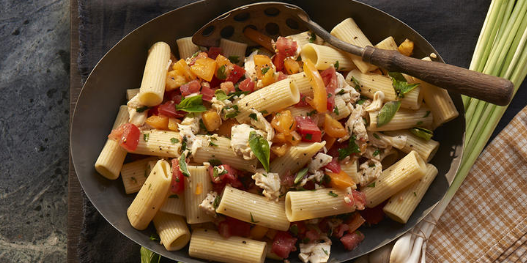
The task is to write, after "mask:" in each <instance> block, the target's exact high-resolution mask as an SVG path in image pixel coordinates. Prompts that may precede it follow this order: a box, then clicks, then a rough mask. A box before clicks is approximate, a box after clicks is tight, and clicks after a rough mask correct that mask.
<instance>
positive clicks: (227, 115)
mask: <svg viewBox="0 0 527 263" xmlns="http://www.w3.org/2000/svg"><path fill="white" fill-rule="evenodd" d="M224 109H227V110H228V109H234V111H233V112H230V113H228V114H226V115H225V117H226V118H229V119H230V118H236V116H238V114H239V113H240V111H239V110H238V105H232V106H230V107H225V108H224Z"/></svg>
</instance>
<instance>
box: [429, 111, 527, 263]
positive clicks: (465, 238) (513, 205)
mask: <svg viewBox="0 0 527 263" xmlns="http://www.w3.org/2000/svg"><path fill="white" fill-rule="evenodd" d="M426 260H427V262H527V107H526V108H524V109H523V110H522V111H520V112H519V113H518V114H517V115H516V117H514V119H513V120H512V121H511V122H510V123H509V124H508V125H507V127H505V129H503V131H502V132H501V133H500V134H499V135H498V136H497V137H496V138H495V139H494V140H493V141H492V142H491V143H490V144H489V145H488V146H487V147H486V148H485V150H484V151H483V152H482V153H481V155H480V156H479V158H478V160H477V161H476V163H475V164H474V166H473V167H472V170H471V171H470V173H469V175H468V176H467V178H466V179H465V181H464V182H463V185H462V186H461V188H460V189H459V190H458V192H457V193H456V195H455V196H454V198H453V199H452V201H451V203H450V204H449V206H448V207H447V209H446V210H445V212H444V213H443V215H442V216H441V218H440V220H439V222H438V223H437V225H436V228H435V230H434V232H432V235H431V236H430V239H429V240H428V249H427V252H426Z"/></svg>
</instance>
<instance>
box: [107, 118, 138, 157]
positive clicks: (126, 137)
mask: <svg viewBox="0 0 527 263" xmlns="http://www.w3.org/2000/svg"><path fill="white" fill-rule="evenodd" d="M140 135H141V131H140V130H139V128H137V126H135V125H133V124H131V123H125V124H123V125H121V126H119V128H117V129H115V130H112V132H111V133H110V135H108V139H111V140H115V141H118V142H119V145H120V146H121V147H123V148H124V149H125V150H127V151H129V152H133V151H135V149H137V144H138V143H139V136H140Z"/></svg>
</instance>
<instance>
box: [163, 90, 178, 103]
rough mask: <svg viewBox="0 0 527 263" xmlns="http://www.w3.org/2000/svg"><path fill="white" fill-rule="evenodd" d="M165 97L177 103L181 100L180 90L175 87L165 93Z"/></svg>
mask: <svg viewBox="0 0 527 263" xmlns="http://www.w3.org/2000/svg"><path fill="white" fill-rule="evenodd" d="M165 97H166V98H167V101H169V100H171V101H173V102H175V103H176V104H179V103H180V102H181V98H182V96H181V91H180V90H179V89H175V90H173V91H170V92H167V93H165Z"/></svg>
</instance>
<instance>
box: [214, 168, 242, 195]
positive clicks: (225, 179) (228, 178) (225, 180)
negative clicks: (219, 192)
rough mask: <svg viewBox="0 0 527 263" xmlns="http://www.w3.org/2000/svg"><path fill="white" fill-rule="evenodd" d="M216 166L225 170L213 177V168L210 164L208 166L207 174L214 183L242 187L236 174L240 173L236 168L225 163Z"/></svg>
mask: <svg viewBox="0 0 527 263" xmlns="http://www.w3.org/2000/svg"><path fill="white" fill-rule="evenodd" d="M217 167H218V168H219V167H221V168H223V169H224V170H225V171H227V172H226V173H224V174H222V175H218V176H216V177H215V176H214V168H213V167H212V166H209V176H210V179H211V180H212V182H213V183H214V184H220V185H221V184H223V186H225V184H230V185H231V186H232V187H234V188H241V189H243V184H242V183H241V182H240V180H239V179H238V174H239V173H240V172H239V171H238V170H236V169H234V168H232V167H231V166H230V165H227V164H222V165H219V166H217Z"/></svg>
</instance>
